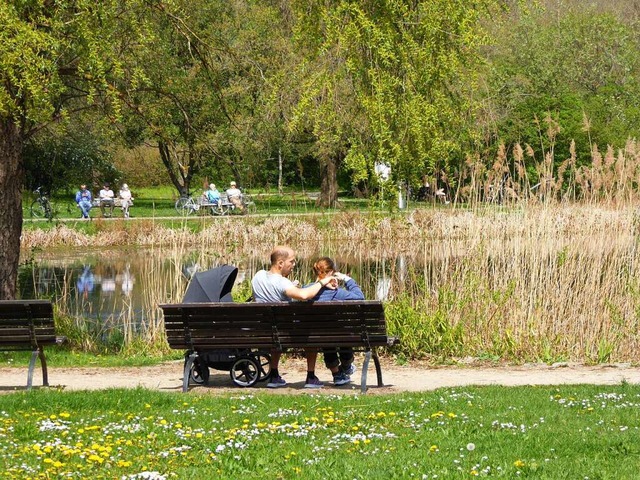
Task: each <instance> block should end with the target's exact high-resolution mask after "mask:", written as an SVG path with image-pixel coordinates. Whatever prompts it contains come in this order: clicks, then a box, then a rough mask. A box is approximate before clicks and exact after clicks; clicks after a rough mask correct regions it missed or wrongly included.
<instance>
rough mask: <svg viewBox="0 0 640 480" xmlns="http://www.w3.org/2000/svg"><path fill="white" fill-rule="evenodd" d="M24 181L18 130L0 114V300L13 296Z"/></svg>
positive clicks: (18, 260)
mask: <svg viewBox="0 0 640 480" xmlns="http://www.w3.org/2000/svg"><path fill="white" fill-rule="evenodd" d="M23 183H24V165H23V162H22V135H21V133H20V129H19V127H18V126H17V125H16V124H15V122H14V121H13V120H12V119H10V118H6V117H0V205H2V207H1V208H0V300H13V299H14V298H15V296H16V286H17V280H18V265H19V262H20V236H21V234H22V185H23Z"/></svg>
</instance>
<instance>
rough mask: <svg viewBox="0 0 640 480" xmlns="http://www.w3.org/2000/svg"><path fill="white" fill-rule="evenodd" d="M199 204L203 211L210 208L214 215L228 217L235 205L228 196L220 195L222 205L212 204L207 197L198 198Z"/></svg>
mask: <svg viewBox="0 0 640 480" xmlns="http://www.w3.org/2000/svg"><path fill="white" fill-rule="evenodd" d="M197 204H198V206H199V207H200V209H202V211H204V209H207V208H208V209H209V210H210V213H211V214H212V215H226V214H228V213H229V212H231V210H233V209H234V205H233V203H231V202H230V201H229V199H228V198H227V196H226V195H220V203H211V202H210V201H209V200H208V199H207V198H206V197H204V196H201V197H199V198H198V202H197Z"/></svg>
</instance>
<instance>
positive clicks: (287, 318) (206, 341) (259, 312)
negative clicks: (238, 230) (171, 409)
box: [160, 301, 398, 393]
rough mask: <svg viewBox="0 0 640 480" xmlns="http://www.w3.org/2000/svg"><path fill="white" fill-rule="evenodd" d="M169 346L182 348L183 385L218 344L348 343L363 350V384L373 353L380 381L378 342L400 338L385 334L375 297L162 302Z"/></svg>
mask: <svg viewBox="0 0 640 480" xmlns="http://www.w3.org/2000/svg"><path fill="white" fill-rule="evenodd" d="M160 308H162V310H163V312H164V324H165V329H166V333H167V340H168V342H169V346H171V348H174V349H186V350H187V356H186V358H187V360H186V361H185V368H184V377H183V391H185V392H186V391H187V390H188V386H189V376H190V375H189V373H190V371H191V367H192V365H193V362H194V361H196V359H197V358H198V355H200V354H203V353H206V352H208V351H209V352H210V351H213V350H217V349H228V348H239V349H243V348H255V349H262V350H267V351H268V350H270V349H276V350H278V351H282V352H284V351H286V350H289V349H292V348H307V347H317V348H323V347H325V348H328V347H351V348H353V349H354V350H355V351H362V352H365V359H364V363H363V366H362V376H361V390H362V392H363V393H364V392H366V389H367V370H368V367H369V361H370V359H371V358H373V361H374V364H375V368H376V375H377V380H378V386H380V387H381V386H383V383H382V370H381V367H380V360H379V358H378V355H377V348H378V347H389V346H392V345H395V344H396V343H398V339H396V338H394V337H389V336H387V328H386V323H385V318H384V309H383V307H382V304H381V303H380V302H378V301H358V302H355V301H349V302H318V303H312V302H294V303H183V304H173V305H168V304H165V305H160Z"/></svg>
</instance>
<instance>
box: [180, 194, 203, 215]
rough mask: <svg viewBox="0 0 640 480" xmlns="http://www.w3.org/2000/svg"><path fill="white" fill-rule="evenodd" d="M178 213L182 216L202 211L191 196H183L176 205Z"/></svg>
mask: <svg viewBox="0 0 640 480" xmlns="http://www.w3.org/2000/svg"><path fill="white" fill-rule="evenodd" d="M175 208H176V211H177V212H178V213H179V214H180V215H191V214H192V213H194V212H197V211H198V210H200V204H199V203H198V202H197V201H196V200H195V199H194V198H193V197H191V196H189V195H182V196H181V197H180V198H178V200H176V203H175Z"/></svg>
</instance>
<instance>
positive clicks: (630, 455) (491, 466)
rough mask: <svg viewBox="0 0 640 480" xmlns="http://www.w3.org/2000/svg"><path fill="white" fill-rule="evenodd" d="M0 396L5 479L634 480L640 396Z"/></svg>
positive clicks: (554, 392)
mask: <svg viewBox="0 0 640 480" xmlns="http://www.w3.org/2000/svg"><path fill="white" fill-rule="evenodd" d="M1 398H2V409H1V411H0V450H1V452H2V453H0V471H2V472H4V477H3V478H15V479H29V478H54V477H55V478H62V477H66V476H71V477H73V478H91V479H103V478H104V479H106V478H109V479H113V478H123V479H134V478H154V479H165V478H166V479H170V478H177V479H190V478H228V479H270V478H283V479H289V478H304V479H305V480H306V479H326V478H346V479H396V478H403V479H404V478H407V479H408V478H417V479H427V478H428V479H431V478H446V479H450V478H452V479H467V478H472V477H475V476H479V477H500V478H536V479H556V478H557V479H564V478H575V479H585V478H589V479H631V478H637V477H638V465H639V464H640V446H639V442H638V437H639V432H638V425H639V423H640V422H639V421H640V409H639V408H638V407H639V404H640V387H639V386H631V385H627V384H623V385H619V386H607V387H597V386H566V387H519V388H504V387H483V388H460V389H442V390H438V391H435V392H429V393H421V394H402V395H384V396H383V395H366V396H352V395H297V396H290V395H272V394H265V393H259V392H256V391H255V390H240V389H239V390H238V391H237V393H234V394H231V395H195V394H187V395H185V394H177V393H162V392H152V391H147V390H142V389H137V390H111V391H96V392H59V391H55V390H46V389H42V390H37V391H32V392H22V393H13V394H7V395H4V396H2V397H1ZM143 472H155V473H154V474H149V473H147V474H144V473H143Z"/></svg>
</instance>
